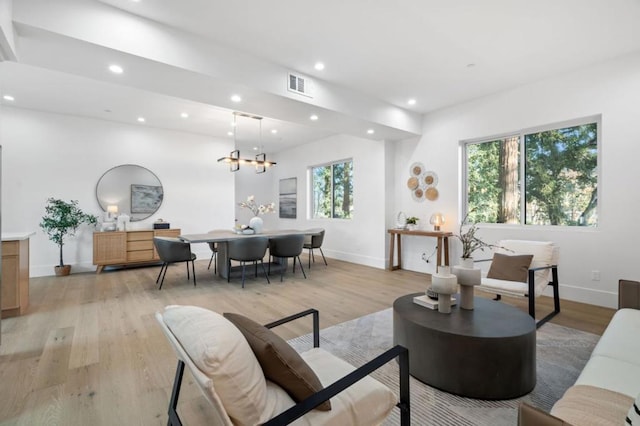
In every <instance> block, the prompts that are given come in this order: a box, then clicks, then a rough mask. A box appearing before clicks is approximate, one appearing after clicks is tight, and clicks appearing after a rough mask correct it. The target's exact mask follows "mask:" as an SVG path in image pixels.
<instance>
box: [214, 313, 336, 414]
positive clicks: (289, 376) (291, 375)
mask: <svg viewBox="0 0 640 426" xmlns="http://www.w3.org/2000/svg"><path fill="white" fill-rule="evenodd" d="M223 315H224V317H225V318H226V319H228V320H229V321H231V322H232V323H233V324H234V325H235V326H236V327H238V329H239V330H240V331H241V332H242V334H243V335H244V337H245V339H247V342H249V346H251V350H253V353H254V354H255V355H256V358H258V362H259V363H260V366H261V367H262V371H263V372H264V376H265V377H266V378H267V379H269V380H271V381H272V382H274V383H276V384H277V385H279V386H280V387H281V388H283V389H284V390H285V391H287V393H288V394H289V395H290V396H291V398H293V400H294V401H296V402H300V401H303V400H304V399H306V398H308V397H309V396H311V395H312V394H314V393H316V392H318V391H320V390H322V389H323V386H322V383H320V379H318V376H316V373H314V372H313V370H312V369H311V367H309V365H308V364H307V363H306V362H305V361H304V360H303V359H302V357H301V356H300V354H298V352H296V351H295V349H293V348H292V347H291V346H289V344H288V343H287V342H286V341H284V340H283V339H282V338H281V337H280V336H278V335H277V334H275V333H274V332H273V331H271V330H269V329H268V328H266V327H265V326H263V325H260V324H258V323H257V322H255V321H253V320H251V319H249V318H247V317H245V316H243V315H240V314H233V313H225V314H223ZM316 408H317V409H318V410H322V411H329V410H331V402H330V401H325V402H323V403H322V404H320V405H319V406H317V407H316Z"/></svg>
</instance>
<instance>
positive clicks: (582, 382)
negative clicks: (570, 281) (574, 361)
mask: <svg viewBox="0 0 640 426" xmlns="http://www.w3.org/2000/svg"><path fill="white" fill-rule="evenodd" d="M618 295H619V296H618V297H619V300H618V311H617V312H616V313H615V314H614V316H613V318H612V319H611V322H610V323H609V325H608V326H607V328H606V330H605V331H604V333H603V334H602V337H601V338H600V340H599V341H598V344H597V345H596V347H595V348H594V349H593V352H592V354H591V357H590V358H589V360H588V361H587V364H586V365H585V366H584V368H583V370H582V372H581V373H580V376H579V377H578V379H577V380H576V382H575V383H574V385H573V386H571V387H570V388H569V389H567V391H566V392H565V394H564V395H563V397H562V398H560V400H558V401H557V402H556V403H555V404H554V406H553V407H552V409H551V412H550V413H546V412H544V411H542V410H539V409H537V408H535V407H532V406H530V405H528V404H526V403H523V404H521V405H520V409H519V413H518V424H519V425H521V426H529V425H536V426H541V425H542V426H544V425H574V426H578V425H580V426H582V425H598V426H604V425H624V424H638V423H636V422H634V421H633V420H634V419H636V418H637V415H638V411H637V410H638V408H637V407H638V404H639V403H640V355H639V354H640V339H639V338H638V331H639V330H640V282H637V281H628V280H620V282H619V292H618ZM634 402H635V408H634ZM625 421H626V423H625Z"/></svg>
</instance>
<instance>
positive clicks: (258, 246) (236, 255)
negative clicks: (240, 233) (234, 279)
mask: <svg viewBox="0 0 640 426" xmlns="http://www.w3.org/2000/svg"><path fill="white" fill-rule="evenodd" d="M267 247H269V239H268V238H266V237H248V238H241V239H237V240H230V241H228V242H227V259H228V260H227V270H228V275H227V282H230V278H231V261H232V260H235V261H238V262H240V264H241V265H242V288H244V277H245V266H246V263H247V262H253V263H254V267H255V276H256V277H257V276H258V262H260V265H261V266H262V271H263V272H264V276H265V277H266V278H267V283H271V281H269V275H267V270H266V269H265V267H264V262H263V258H264V256H265V255H266V253H267Z"/></svg>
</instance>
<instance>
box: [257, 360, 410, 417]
mask: <svg viewBox="0 0 640 426" xmlns="http://www.w3.org/2000/svg"><path fill="white" fill-rule="evenodd" d="M300 355H301V356H302V358H303V359H304V360H305V361H306V362H307V364H309V365H310V366H311V368H312V369H313V371H315V372H316V374H317V375H318V377H319V378H320V381H321V382H322V384H323V385H324V386H329V385H330V384H332V383H334V382H336V381H337V380H338V379H340V378H342V377H344V376H346V375H347V374H349V373H351V372H352V371H354V370H355V367H353V366H352V365H351V364H349V363H347V362H345V361H343V360H342V359H340V358H338V357H336V356H335V355H333V354H331V353H329V352H327V351H325V350H324V349H322V348H313V349H311V350H309V351H306V352H302V353H301V354H300ZM267 395H268V397H267V398H268V400H269V401H277V406H276V407H273V409H274V411H273V412H272V415H271V416H272V417H275V416H276V415H277V414H279V413H281V412H283V411H285V410H286V409H288V408H291V407H293V406H294V405H295V402H294V401H293V400H292V399H291V397H290V396H289V395H288V394H287V393H286V392H285V391H284V389H282V388H281V387H280V386H277V385H275V384H273V383H271V382H269V381H267ZM397 403H398V399H397V397H396V396H395V394H394V393H393V392H392V391H391V390H390V389H389V388H388V387H386V386H384V385H383V384H382V383H380V382H378V381H377V380H375V379H373V378H372V377H369V376H367V377H365V378H364V379H362V380H360V381H358V382H356V383H355V384H353V385H352V386H349V387H348V388H347V389H345V390H343V391H342V392H340V393H339V394H337V395H336V396H334V397H333V398H331V411H320V410H311V411H310V412H308V413H307V414H305V415H304V416H302V417H301V418H300V419H298V420H296V421H295V422H294V423H293V425H295V426H301V425H307V426H311V425H313V426H335V425H362V426H369V425H379V424H381V423H382V422H383V421H384V419H385V418H386V417H387V416H388V415H389V413H390V412H391V410H393V408H394V407H395V406H396V404H397Z"/></svg>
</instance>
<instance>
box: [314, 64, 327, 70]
mask: <svg viewBox="0 0 640 426" xmlns="http://www.w3.org/2000/svg"><path fill="white" fill-rule="evenodd" d="M313 67H314V68H315V69H317V70H318V71H322V70H323V69H324V64H323V63H322V62H316V64H315V65H314V66H313Z"/></svg>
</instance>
